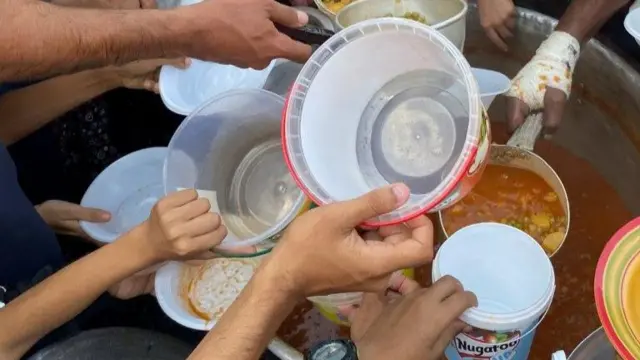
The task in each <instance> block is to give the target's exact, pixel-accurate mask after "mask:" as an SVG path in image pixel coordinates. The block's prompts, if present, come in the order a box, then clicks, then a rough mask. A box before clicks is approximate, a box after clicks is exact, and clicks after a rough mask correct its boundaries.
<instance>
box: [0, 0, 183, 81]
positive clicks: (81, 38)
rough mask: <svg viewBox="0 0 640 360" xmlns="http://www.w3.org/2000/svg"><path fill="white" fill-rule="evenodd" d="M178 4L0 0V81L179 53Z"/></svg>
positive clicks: (180, 17) (179, 20) (171, 55)
mask: <svg viewBox="0 0 640 360" xmlns="http://www.w3.org/2000/svg"><path fill="white" fill-rule="evenodd" d="M179 11H181V10H179V9H177V10H166V11H165V10H128V11H127V10H122V11H119V10H104V9H98V10H95V9H79V8H67V7H61V6H55V5H51V4H48V3H45V2H42V1H38V0H0V24H2V31H0V54H2V56H1V57H0V82H5V81H11V80H18V79H28V78H36V77H46V76H48V75H52V74H58V73H68V72H72V71H74V70H77V69H80V68H96V67H102V66H104V65H108V64H124V63H126V62H130V61H133V60H141V59H151V58H171V57H180V56H182V55H183V54H182V45H184V44H185V42H186V41H188V40H189V34H188V32H187V31H185V29H187V28H188V24H186V23H185V22H186V21H187V20H186V19H183V17H182V16H176V14H178V12H179Z"/></svg>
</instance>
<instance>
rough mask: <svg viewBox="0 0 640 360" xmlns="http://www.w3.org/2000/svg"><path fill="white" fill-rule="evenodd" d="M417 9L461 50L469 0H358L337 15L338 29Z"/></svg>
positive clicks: (400, 14)
mask: <svg viewBox="0 0 640 360" xmlns="http://www.w3.org/2000/svg"><path fill="white" fill-rule="evenodd" d="M406 12H418V13H420V14H421V15H423V16H424V17H425V18H426V20H427V23H428V24H429V25H430V26H431V27H433V28H434V29H436V30H438V31H440V32H441V33H442V34H443V35H444V36H446V37H447V39H449V40H451V42H453V43H454V44H455V45H456V46H457V47H458V49H460V50H462V48H463V46H464V40H465V31H466V15H467V2H466V1H464V0H435V1H434V0H402V1H396V0H359V1H356V2H353V3H351V4H349V5H347V6H345V7H344V8H342V10H340V11H339V12H338V14H337V15H336V25H337V27H338V28H337V30H342V29H344V28H346V27H347V26H350V25H353V24H355V23H358V22H360V21H364V20H368V19H372V18H377V17H383V16H388V15H390V14H392V15H394V16H402V15H403V14H405V13H406Z"/></svg>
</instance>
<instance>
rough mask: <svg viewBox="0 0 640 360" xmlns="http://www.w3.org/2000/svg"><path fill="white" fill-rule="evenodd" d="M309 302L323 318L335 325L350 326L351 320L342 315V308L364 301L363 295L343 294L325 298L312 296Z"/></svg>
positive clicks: (357, 293) (359, 293)
mask: <svg viewBox="0 0 640 360" xmlns="http://www.w3.org/2000/svg"><path fill="white" fill-rule="evenodd" d="M309 301H311V302H312V303H313V305H315V307H316V308H317V309H318V311H320V313H321V314H322V316H324V317H325V318H327V319H328V320H329V321H331V322H332V323H334V324H337V325H341V326H349V320H348V319H347V318H346V317H344V316H343V315H342V314H341V313H340V308H341V307H343V306H349V305H358V304H360V301H362V293H361V292H354V293H341V294H332V295H325V296H312V297H310V298H309Z"/></svg>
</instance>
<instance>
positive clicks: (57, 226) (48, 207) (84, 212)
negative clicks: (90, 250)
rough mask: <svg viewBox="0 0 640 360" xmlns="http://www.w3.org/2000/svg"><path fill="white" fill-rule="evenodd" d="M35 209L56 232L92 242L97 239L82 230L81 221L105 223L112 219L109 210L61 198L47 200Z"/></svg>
mask: <svg viewBox="0 0 640 360" xmlns="http://www.w3.org/2000/svg"><path fill="white" fill-rule="evenodd" d="M35 209H36V211H37V212H38V214H40V216H41V217H42V219H43V220H44V222H46V223H47V225H49V226H50V227H51V228H52V229H53V231H55V232H56V233H58V234H63V235H73V236H78V237H82V238H85V239H88V240H90V241H92V242H93V241H95V240H94V239H92V238H91V237H90V236H89V235H87V234H86V233H85V232H84V231H83V230H82V228H81V227H80V221H87V222H94V223H105V222H108V221H109V220H111V214H110V213H109V212H107V211H104V210H100V209H94V208H87V207H84V206H80V205H78V204H74V203H70V202H67V201H61V200H47V201H45V202H43V203H42V204H40V205H37V206H36V207H35Z"/></svg>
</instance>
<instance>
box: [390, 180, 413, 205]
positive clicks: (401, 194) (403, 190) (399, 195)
mask: <svg viewBox="0 0 640 360" xmlns="http://www.w3.org/2000/svg"><path fill="white" fill-rule="evenodd" d="M391 191H393V194H394V195H395V196H396V204H397V205H402V204H404V203H405V202H407V199H409V188H408V187H407V185H405V184H393V185H391Z"/></svg>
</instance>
